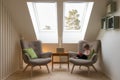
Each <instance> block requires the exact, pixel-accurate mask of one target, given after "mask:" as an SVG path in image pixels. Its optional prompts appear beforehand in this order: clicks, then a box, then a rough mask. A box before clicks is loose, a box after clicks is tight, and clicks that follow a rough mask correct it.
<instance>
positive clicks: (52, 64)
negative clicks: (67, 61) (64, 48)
mask: <svg viewBox="0 0 120 80" xmlns="http://www.w3.org/2000/svg"><path fill="white" fill-rule="evenodd" d="M53 64H54V63H53V56H52V71H53Z"/></svg>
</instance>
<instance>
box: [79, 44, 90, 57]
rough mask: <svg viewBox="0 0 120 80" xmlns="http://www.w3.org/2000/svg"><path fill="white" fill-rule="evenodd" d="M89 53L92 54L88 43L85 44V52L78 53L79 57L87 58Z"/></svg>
mask: <svg viewBox="0 0 120 80" xmlns="http://www.w3.org/2000/svg"><path fill="white" fill-rule="evenodd" d="M89 54H90V47H89V45H88V44H85V46H84V51H83V53H82V52H79V54H78V55H77V58H78V59H87V58H88V56H89Z"/></svg>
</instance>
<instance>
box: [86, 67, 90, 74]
mask: <svg viewBox="0 0 120 80" xmlns="http://www.w3.org/2000/svg"><path fill="white" fill-rule="evenodd" d="M87 67H88V74H89V73H90V67H89V66H87Z"/></svg>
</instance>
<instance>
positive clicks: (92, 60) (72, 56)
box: [69, 40, 101, 73]
mask: <svg viewBox="0 0 120 80" xmlns="http://www.w3.org/2000/svg"><path fill="white" fill-rule="evenodd" d="M86 43H87V44H89V45H90V49H91V50H93V49H94V54H93V55H92V56H91V58H90V59H87V60H86V59H77V58H75V57H76V56H77V54H78V52H79V51H80V52H83V46H84V44H86ZM100 47H101V42H100V40H96V41H94V42H88V41H85V40H81V41H79V43H78V52H73V51H69V55H70V59H69V61H70V62H71V63H72V64H73V67H72V70H71V73H72V72H73V69H74V67H75V66H80V67H81V66H86V67H88V73H89V71H90V66H92V67H93V69H94V70H95V71H96V72H97V70H96V68H95V67H94V65H93V64H94V63H96V61H97V57H98V56H97V54H98V52H99V50H100Z"/></svg>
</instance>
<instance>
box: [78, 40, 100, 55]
mask: <svg viewBox="0 0 120 80" xmlns="http://www.w3.org/2000/svg"><path fill="white" fill-rule="evenodd" d="M86 43H87V44H89V45H90V49H91V50H93V49H94V51H95V53H98V51H99V50H100V46H101V42H100V40H96V41H93V42H88V41H85V40H81V41H79V43H78V49H79V50H78V51H81V52H83V47H84V44H86Z"/></svg>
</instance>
